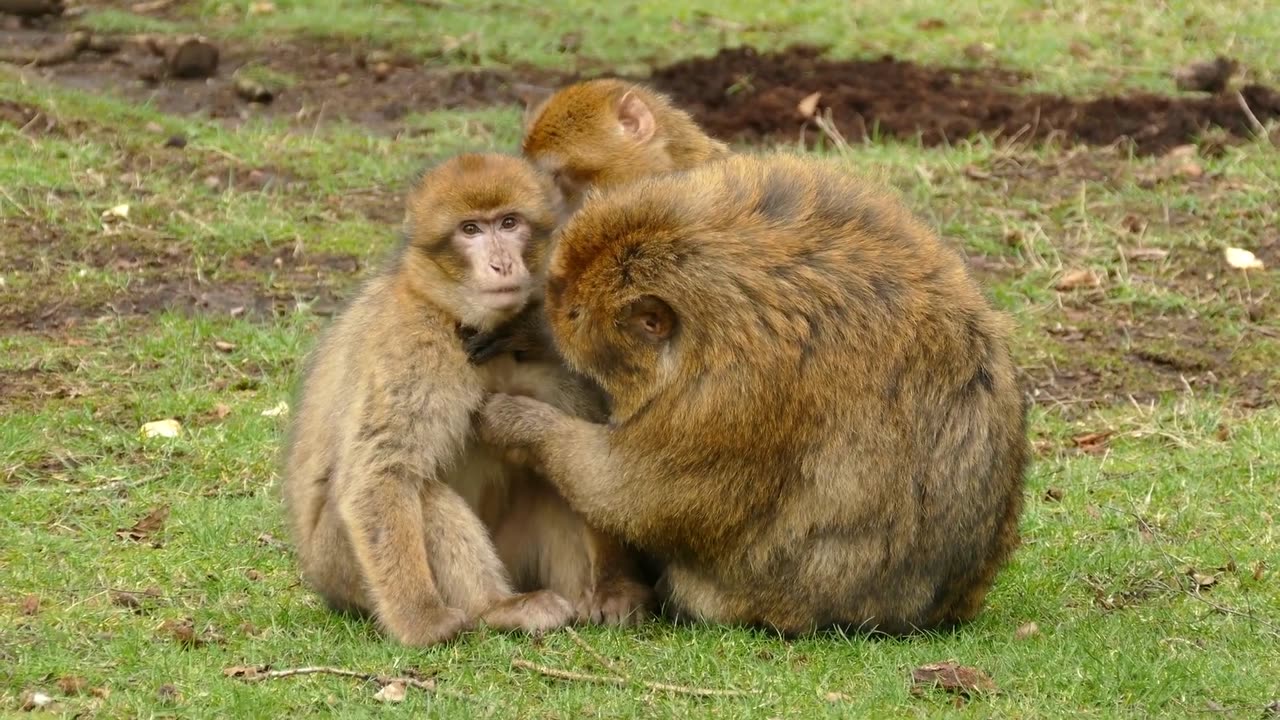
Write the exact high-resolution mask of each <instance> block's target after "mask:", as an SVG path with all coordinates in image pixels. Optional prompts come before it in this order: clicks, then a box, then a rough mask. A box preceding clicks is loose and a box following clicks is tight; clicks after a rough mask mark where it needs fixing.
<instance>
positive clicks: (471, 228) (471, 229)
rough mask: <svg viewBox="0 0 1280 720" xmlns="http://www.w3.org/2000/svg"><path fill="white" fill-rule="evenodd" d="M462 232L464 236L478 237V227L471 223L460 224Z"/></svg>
mask: <svg viewBox="0 0 1280 720" xmlns="http://www.w3.org/2000/svg"><path fill="white" fill-rule="evenodd" d="M462 232H463V234H465V235H479V234H480V226H479V225H477V224H475V223H473V222H469V223H462Z"/></svg>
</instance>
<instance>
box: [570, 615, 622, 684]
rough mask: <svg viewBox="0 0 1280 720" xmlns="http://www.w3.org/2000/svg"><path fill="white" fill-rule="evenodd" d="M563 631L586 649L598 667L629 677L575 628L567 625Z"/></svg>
mask: <svg viewBox="0 0 1280 720" xmlns="http://www.w3.org/2000/svg"><path fill="white" fill-rule="evenodd" d="M564 632H565V634H567V635H568V636H569V638H570V639H572V640H573V641H574V642H575V643H577V645H578V647H580V648H582V649H583V650H584V651H586V653H587V654H588V655H590V656H591V657H592V659H594V660H595V661H596V662H597V663H599V664H600V667H602V668H604V669H605V670H608V671H609V672H611V673H613V674H615V675H620V676H622V678H623V679H624V680H626V679H629V677H628V675H627V673H625V672H623V671H622V670H621V669H619V668H618V666H617V664H616V663H614V662H613V661H612V660H610V659H609V658H607V657H605V656H604V655H601V654H600V651H599V650H596V649H595V648H593V647H591V644H590V643H588V642H587V641H586V640H583V639H582V636H581V635H579V634H578V632H577V631H576V630H574V629H573V628H571V627H567V628H564Z"/></svg>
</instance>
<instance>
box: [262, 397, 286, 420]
mask: <svg viewBox="0 0 1280 720" xmlns="http://www.w3.org/2000/svg"><path fill="white" fill-rule="evenodd" d="M288 414H289V403H287V402H285V401H283V400H281V401H280V402H278V403H276V406H275V407H273V408H267V409H266V410H263V411H262V417H280V416H281V415H288Z"/></svg>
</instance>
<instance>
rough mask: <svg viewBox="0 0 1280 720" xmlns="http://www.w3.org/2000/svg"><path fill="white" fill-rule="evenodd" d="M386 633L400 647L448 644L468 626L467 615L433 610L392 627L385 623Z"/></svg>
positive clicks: (456, 610)
mask: <svg viewBox="0 0 1280 720" xmlns="http://www.w3.org/2000/svg"><path fill="white" fill-rule="evenodd" d="M384 625H385V626H386V627H387V633H388V634H389V635H391V636H392V637H394V638H395V639H396V640H398V641H399V642H400V643H401V644H402V645H408V646H410V647H430V646H431V645H439V644H440V643H445V642H448V641H450V640H452V639H454V638H455V637H457V636H458V635H459V634H460V633H461V632H462V631H463V630H466V629H467V627H468V626H469V625H470V621H469V619H468V618H467V614H466V613H464V612H463V611H461V610H458V609H455V608H450V607H439V608H433V609H431V610H429V611H427V612H420V613H418V614H416V615H414V616H413V617H412V618H408V619H405V620H401V621H399V622H396V623H395V624H394V625H392V624H391V623H386V622H385V621H384Z"/></svg>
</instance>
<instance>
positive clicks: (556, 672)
mask: <svg viewBox="0 0 1280 720" xmlns="http://www.w3.org/2000/svg"><path fill="white" fill-rule="evenodd" d="M511 665H512V666H513V667H518V668H522V669H524V670H532V671H533V672H536V673H538V674H540V675H545V676H547V677H550V678H555V679H557V680H571V681H576V682H585V683H594V684H596V685H618V686H623V687H625V686H627V685H632V684H635V685H640V686H643V687H646V688H648V689H650V690H656V691H658V692H669V693H676V694H679V695H693V696H696V697H748V696H751V695H759V694H760V691H758V690H732V689H719V688H700V687H690V686H688V685H671V684H669V683H659V682H650V681H648V680H628V679H627V678H624V677H619V676H617V675H590V674H587V673H577V672H573V671H571V670H560V669H558V668H553V667H547V666H546V665H539V664H537V663H532V662H529V661H528V660H522V659H520V658H516V659H514V660H512V661H511Z"/></svg>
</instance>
